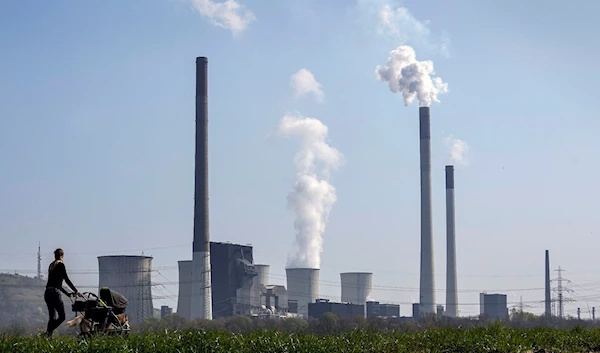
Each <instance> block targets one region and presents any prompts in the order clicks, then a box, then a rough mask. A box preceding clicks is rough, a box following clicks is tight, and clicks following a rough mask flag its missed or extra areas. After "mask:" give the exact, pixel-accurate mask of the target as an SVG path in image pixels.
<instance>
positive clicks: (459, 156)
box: [445, 136, 469, 165]
mask: <svg viewBox="0 0 600 353" xmlns="http://www.w3.org/2000/svg"><path fill="white" fill-rule="evenodd" d="M445 141H446V145H447V146H448V149H449V150H450V152H449V154H450V159H451V160H452V162H456V163H458V164H462V165H467V164H468V161H467V158H466V154H467V152H468V151H469V145H468V144H467V142H466V141H464V140H459V139H457V138H454V137H453V136H448V137H446V138H445Z"/></svg>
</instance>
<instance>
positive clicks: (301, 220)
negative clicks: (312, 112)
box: [278, 114, 343, 268]
mask: <svg viewBox="0 0 600 353" xmlns="http://www.w3.org/2000/svg"><path fill="white" fill-rule="evenodd" d="M278 133H279V134H281V135H285V136H289V137H293V138H296V139H298V140H299V142H300V145H301V148H300V151H298V153H296V156H295V157H294V164H295V166H296V181H295V182H294V186H293V187H292V190H291V191H290V193H289V194H288V197H287V203H288V207H289V208H290V209H291V210H292V211H293V212H294V213H295V214H296V220H295V221H294V228H295V230H296V240H295V242H294V245H293V249H292V252H291V253H290V254H289V256H288V261H287V265H286V266H287V268H297V267H307V268H320V266H321V253H322V252H323V234H324V233H325V227H326V225H327V221H328V217H329V212H330V211H331V208H332V207H333V204H334V203H335V201H336V200H337V197H336V192H335V188H334V187H333V185H331V184H330V183H329V175H330V172H331V171H332V170H333V169H336V168H338V167H339V166H340V165H341V164H342V162H343V155H342V154H341V153H340V152H339V151H338V150H337V149H335V148H333V147H331V146H330V145H329V144H327V142H326V139H327V133H328V129H327V126H326V125H324V124H323V123H322V122H321V121H319V120H318V119H315V118H310V117H302V116H296V115H289V114H288V115H285V116H284V117H283V119H281V122H280V124H279V129H278Z"/></svg>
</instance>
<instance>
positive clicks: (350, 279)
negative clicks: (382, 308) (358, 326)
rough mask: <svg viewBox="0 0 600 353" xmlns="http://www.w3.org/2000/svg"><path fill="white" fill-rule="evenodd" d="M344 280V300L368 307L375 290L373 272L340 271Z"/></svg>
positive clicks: (344, 301)
mask: <svg viewBox="0 0 600 353" xmlns="http://www.w3.org/2000/svg"><path fill="white" fill-rule="evenodd" d="M340 277H341V280H342V302H343V303H352V304H358V305H363V306H364V308H365V316H366V308H367V300H369V299H371V292H372V291H373V274H372V273H371V272H346V273H340Z"/></svg>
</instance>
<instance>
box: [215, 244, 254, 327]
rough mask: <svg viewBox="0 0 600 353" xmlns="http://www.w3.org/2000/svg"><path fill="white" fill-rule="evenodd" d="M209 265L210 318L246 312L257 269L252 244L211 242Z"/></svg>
mask: <svg viewBox="0 0 600 353" xmlns="http://www.w3.org/2000/svg"><path fill="white" fill-rule="evenodd" d="M210 253H211V258H210V267H211V271H212V274H211V280H212V282H211V288H212V300H213V302H212V313H213V318H219V317H229V316H235V315H249V314H250V313H251V310H252V309H253V308H255V307H256V306H257V305H256V303H252V298H253V293H252V288H253V286H254V278H255V277H256V275H257V273H256V268H255V267H254V259H253V256H252V246H250V245H240V244H232V243H219V242H211V243H210Z"/></svg>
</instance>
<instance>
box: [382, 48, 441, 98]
mask: <svg viewBox="0 0 600 353" xmlns="http://www.w3.org/2000/svg"><path fill="white" fill-rule="evenodd" d="M433 73H434V71H433V62H431V61H429V60H427V61H417V56H416V53H415V50H414V49H413V48H412V47H409V46H408V45H401V46H399V47H398V48H396V49H394V50H392V51H391V52H390V57H389V58H388V61H387V63H386V64H385V65H384V66H380V65H377V67H376V68H375V74H376V77H377V79H378V80H379V81H382V82H387V83H388V85H389V87H390V91H392V92H393V93H402V97H403V98H404V105H406V106H408V105H409V104H411V103H412V101H413V100H414V99H415V97H416V98H417V99H418V100H419V104H420V106H421V107H429V106H430V105H431V103H433V102H439V100H438V99H437V96H438V94H440V93H446V92H448V84H447V83H444V81H442V79H441V78H439V77H433V78H432V77H431V74H433Z"/></svg>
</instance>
